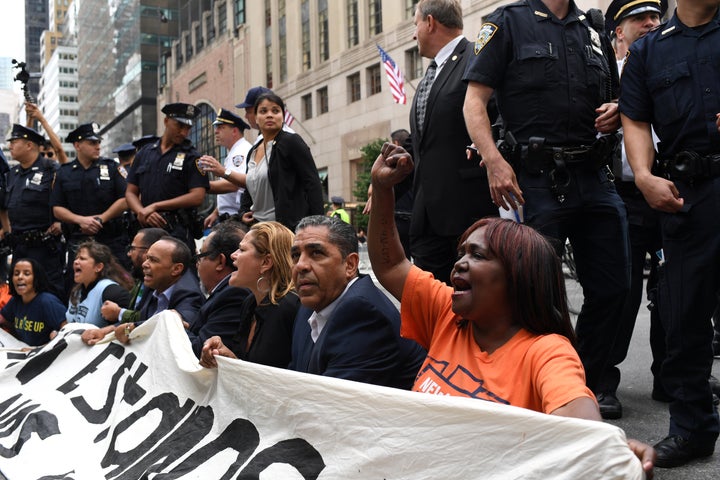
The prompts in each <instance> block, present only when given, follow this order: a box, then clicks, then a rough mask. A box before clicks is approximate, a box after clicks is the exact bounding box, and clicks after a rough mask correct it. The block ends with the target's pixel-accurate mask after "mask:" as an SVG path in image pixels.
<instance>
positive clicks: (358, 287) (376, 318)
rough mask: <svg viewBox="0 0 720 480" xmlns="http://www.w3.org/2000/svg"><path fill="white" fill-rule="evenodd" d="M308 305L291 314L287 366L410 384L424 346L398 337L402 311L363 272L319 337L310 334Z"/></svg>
mask: <svg viewBox="0 0 720 480" xmlns="http://www.w3.org/2000/svg"><path fill="white" fill-rule="evenodd" d="M311 314H312V310H310V309H309V308H305V307H300V310H299V311H298V315H297V318H296V319H295V329H294V331H293V341H292V361H291V362H290V369H291V370H296V371H298V372H305V373H314V374H317V375H325V376H328V377H336V378H344V379H347V380H355V381H358V382H364V383H372V384H375V385H384V386H388V387H396V388H403V389H410V388H411V387H412V385H413V382H414V381H415V377H416V376H417V372H418V370H419V369H420V365H421V364H422V362H423V360H424V359H425V356H426V352H425V350H423V349H422V348H421V347H420V346H419V345H418V344H417V343H415V342H414V341H412V340H408V339H405V338H402V337H400V313H399V312H398V309H397V308H396V307H395V305H393V304H392V302H390V300H388V298H387V297H386V296H385V294H383V293H382V292H381V291H380V290H379V289H378V288H377V287H376V286H375V284H374V283H373V282H372V280H371V278H370V277H369V276H367V275H363V276H361V278H359V279H358V280H357V281H356V282H355V283H354V284H353V285H352V286H351V287H350V289H349V290H348V291H347V293H346V294H345V296H344V297H343V298H342V299H341V300H340V302H339V303H338V305H336V307H335V310H333V313H332V316H331V317H330V318H329V319H328V321H327V324H326V325H325V328H323V330H322V332H321V333H320V336H319V337H318V340H317V343H313V341H312V338H311V337H310V325H309V324H308V319H309V318H310V315H311Z"/></svg>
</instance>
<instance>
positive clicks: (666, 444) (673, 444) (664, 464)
mask: <svg viewBox="0 0 720 480" xmlns="http://www.w3.org/2000/svg"><path fill="white" fill-rule="evenodd" d="M653 448H655V452H656V453H657V460H656V461H655V466H656V467H660V468H674V467H679V466H681V465H685V464H686V463H688V462H689V461H690V460H693V459H695V458H702V457H709V456H710V455H712V454H713V450H714V448H715V444H714V443H713V444H711V445H709V446H705V447H700V446H696V445H691V444H690V442H688V441H687V440H686V439H684V438H683V437H681V436H680V435H669V436H667V437H665V438H663V439H662V440H660V441H659V442H658V443H656V444H655V446H654V447H653Z"/></svg>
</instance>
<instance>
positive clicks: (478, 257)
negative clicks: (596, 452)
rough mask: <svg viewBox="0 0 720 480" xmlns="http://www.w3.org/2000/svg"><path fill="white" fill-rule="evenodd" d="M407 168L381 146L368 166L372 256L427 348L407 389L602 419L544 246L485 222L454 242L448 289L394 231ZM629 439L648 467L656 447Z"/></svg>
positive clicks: (500, 223)
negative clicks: (397, 188) (411, 256)
mask: <svg viewBox="0 0 720 480" xmlns="http://www.w3.org/2000/svg"><path fill="white" fill-rule="evenodd" d="M410 171H412V160H411V159H410V156H409V155H408V154H407V152H405V150H403V149H402V148H401V147H397V146H394V145H392V144H387V143H386V144H385V145H384V146H383V148H382V153H381V154H380V155H379V156H378V158H377V160H376V161H375V164H374V165H373V168H372V188H373V208H372V212H371V214H370V222H369V225H368V233H369V235H368V252H369V254H370V261H371V263H372V268H373V272H374V273H375V275H376V276H377V278H378V280H379V281H380V283H381V284H382V285H383V287H385V288H386V289H387V290H388V291H389V292H390V293H391V294H392V295H393V296H395V298H397V299H398V300H400V305H401V307H400V316H401V328H400V333H401V334H402V336H404V337H407V338H411V339H413V340H415V341H417V342H418V343H419V344H420V345H421V346H422V347H424V348H426V349H427V350H428V356H427V358H426V359H425V362H424V364H423V366H422V367H421V368H420V372H419V373H418V375H417V378H416V380H415V385H414V386H413V390H415V391H419V392H428V393H434V394H439V395H454V396H463V397H471V398H480V399H483V400H489V401H492V402H497V403H504V404H507V405H514V406H517V407H523V408H527V409H530V410H535V411H538V412H544V413H548V414H552V415H561V416H566V417H577V418H584V419H589V420H598V421H599V420H601V418H600V410H599V408H598V405H597V402H596V401H595V397H594V395H593V393H592V391H591V390H590V389H589V388H588V387H587V386H586V385H585V371H584V369H583V365H582V363H581V361H580V358H579V356H578V354H577V352H576V351H575V349H574V348H573V340H574V334H573V329H572V325H571V323H570V316H569V314H568V308H567V297H566V293H565V284H564V280H563V276H562V269H561V265H560V260H559V258H558V257H557V255H556V254H555V251H554V250H553V248H552V246H551V245H550V244H549V242H548V241H547V240H545V239H544V238H543V237H542V236H541V235H540V234H539V233H537V232H536V231H535V230H533V229H531V228H530V227H527V226H525V225H522V224H519V223H515V222H512V221H510V220H504V219H499V218H485V219H482V220H479V221H477V222H475V223H474V224H473V225H472V226H470V228H468V229H467V230H466V231H465V233H464V234H463V235H462V237H461V239H460V242H459V245H458V250H457V252H458V254H457V261H456V262H455V265H454V267H453V270H452V272H451V278H450V281H451V285H452V286H448V285H446V284H445V283H443V282H441V281H439V280H435V279H434V278H433V276H432V274H430V273H428V272H424V271H422V270H420V269H419V268H417V267H416V266H414V265H412V264H411V263H410V262H409V261H408V260H407V259H406V258H405V253H404V251H403V249H402V245H401V244H400V239H399V235H398V232H397V228H396V227H395V220H394V203H395V201H394V194H393V186H394V185H395V184H397V183H399V182H400V181H401V180H402V179H403V178H405V176H407V174H408V173H409V172H410ZM629 444H630V447H631V448H632V449H633V450H634V451H635V453H636V455H638V456H639V457H640V458H641V460H642V462H643V467H644V468H645V470H646V471H652V461H653V457H654V451H653V449H652V448H651V447H650V446H648V445H645V444H642V443H641V442H637V441H635V440H631V441H630V442H629Z"/></svg>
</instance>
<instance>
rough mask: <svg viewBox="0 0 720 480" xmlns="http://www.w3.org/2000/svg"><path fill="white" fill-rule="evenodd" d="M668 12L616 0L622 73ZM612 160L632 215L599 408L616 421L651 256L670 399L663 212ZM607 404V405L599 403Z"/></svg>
mask: <svg viewBox="0 0 720 480" xmlns="http://www.w3.org/2000/svg"><path fill="white" fill-rule="evenodd" d="M666 8H667V5H665V6H662V5H661V2H660V0H641V1H638V0H614V1H613V2H612V3H611V4H610V6H609V7H608V9H607V11H606V12H605V28H606V30H607V32H608V34H609V35H610V37H611V38H612V39H613V43H614V46H615V58H616V62H617V66H618V70H619V71H620V69H622V63H623V61H624V59H625V55H626V54H627V50H628V48H630V45H632V44H633V42H635V40H637V39H638V38H640V37H642V36H644V35H645V34H647V32H649V31H650V30H652V29H653V28H655V27H657V26H658V25H660V16H661V15H662V13H663V12H664V10H665V9H666ZM617 160H619V162H618V161H615V162H613V163H614V165H613V168H614V173H615V188H616V189H617V192H618V194H619V195H620V198H622V200H623V202H624V203H625V208H626V209H627V215H628V233H629V237H630V264H631V275H630V294H629V295H628V297H627V300H626V301H625V306H624V308H623V311H622V314H621V319H620V328H621V330H620V332H619V333H618V336H617V339H616V341H615V345H614V346H613V348H612V351H611V356H610V364H609V365H608V368H607V369H606V370H605V372H604V374H603V375H602V378H601V380H600V384H599V386H598V391H599V397H600V398H599V399H598V400H599V404H600V413H601V415H602V416H603V418H609V419H617V418H620V417H622V404H621V403H620V400H618V398H617V388H618V385H619V384H620V369H619V368H617V365H619V364H620V363H622V362H623V361H624V360H625V358H626V356H627V352H628V349H629V347H630V340H631V339H632V333H633V328H634V327H635V319H636V317H637V314H638V310H639V308H640V302H641V300H642V290H643V280H644V270H645V257H646V255H648V254H649V255H650V258H651V270H650V276H649V278H648V282H647V292H648V298H649V299H650V305H649V306H650V307H651V309H650V347H651V350H652V353H653V363H652V366H651V371H652V373H653V376H654V381H653V390H652V398H654V399H655V400H659V401H668V395H667V393H666V392H665V390H664V389H663V387H662V383H661V382H660V365H661V364H662V361H663V359H664V358H665V332H664V330H663V329H662V325H661V324H660V318H659V316H658V313H657V305H656V302H655V298H656V291H657V265H658V257H657V251H658V250H660V248H661V243H660V222H659V218H658V212H656V211H655V210H653V209H652V208H650V206H649V205H648V204H647V202H646V201H645V199H644V198H643V196H642V193H641V192H640V190H638V189H637V187H635V183H634V181H633V180H634V179H633V175H632V170H631V169H630V165H629V164H628V163H627V157H626V155H625V146H624V144H623V146H622V155H620V156H619V158H617ZM600 400H602V401H600Z"/></svg>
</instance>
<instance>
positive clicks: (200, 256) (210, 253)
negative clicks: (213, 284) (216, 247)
mask: <svg viewBox="0 0 720 480" xmlns="http://www.w3.org/2000/svg"><path fill="white" fill-rule="evenodd" d="M210 255H215V252H213V251H212V250H208V251H207V252H200V253H198V254H197V255H195V262H199V261H200V260H202V259H203V258H205V257H209V256H210Z"/></svg>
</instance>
